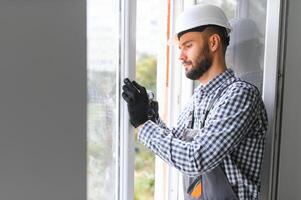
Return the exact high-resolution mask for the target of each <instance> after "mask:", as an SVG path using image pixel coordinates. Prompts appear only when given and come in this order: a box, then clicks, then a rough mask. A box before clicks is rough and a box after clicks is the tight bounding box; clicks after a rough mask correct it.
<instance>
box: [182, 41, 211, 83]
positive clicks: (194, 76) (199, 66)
mask: <svg viewBox="0 0 301 200" xmlns="http://www.w3.org/2000/svg"><path fill="white" fill-rule="evenodd" d="M184 64H191V65H192V68H191V69H190V70H187V71H186V72H185V75H186V77H187V78H189V79H191V80H198V79H199V78H200V77H201V76H203V74H204V73H205V72H207V71H208V70H209V69H210V67H211V65H212V56H211V55H210V53H209V47H208V44H207V45H205V47H204V50H203V52H202V56H199V57H198V58H197V59H196V64H195V65H193V64H192V62H184Z"/></svg>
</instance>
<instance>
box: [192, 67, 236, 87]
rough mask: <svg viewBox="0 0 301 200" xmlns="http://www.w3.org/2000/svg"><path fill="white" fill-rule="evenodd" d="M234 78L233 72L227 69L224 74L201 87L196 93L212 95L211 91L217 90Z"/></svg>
mask: <svg viewBox="0 0 301 200" xmlns="http://www.w3.org/2000/svg"><path fill="white" fill-rule="evenodd" d="M234 77H235V76H234V72H233V70H232V69H226V70H225V71H224V72H223V73H221V74H219V75H217V76H216V77H215V78H213V79H212V80H210V81H209V82H208V83H207V84H206V85H199V86H198V87H197V88H196V89H195V90H194V92H198V91H202V92H205V93H210V92H211V91H215V90H217V89H218V88H219V87H220V86H221V85H223V83H224V82H225V81H226V80H228V79H229V78H234Z"/></svg>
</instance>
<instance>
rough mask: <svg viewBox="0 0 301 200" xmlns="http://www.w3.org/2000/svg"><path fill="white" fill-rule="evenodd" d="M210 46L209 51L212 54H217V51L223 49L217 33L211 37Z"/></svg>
mask: <svg viewBox="0 0 301 200" xmlns="http://www.w3.org/2000/svg"><path fill="white" fill-rule="evenodd" d="M208 45H209V49H210V50H211V51H212V52H216V51H217V50H219V49H220V48H221V38H220V36H219V35H218V34H216V33H215V34H212V35H211V36H210V37H209V42H208Z"/></svg>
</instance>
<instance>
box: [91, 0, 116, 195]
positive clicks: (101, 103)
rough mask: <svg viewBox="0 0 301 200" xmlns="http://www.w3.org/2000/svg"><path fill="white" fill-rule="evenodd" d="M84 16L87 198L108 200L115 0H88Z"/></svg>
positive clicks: (112, 175)
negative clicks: (86, 91)
mask: <svg viewBox="0 0 301 200" xmlns="http://www.w3.org/2000/svg"><path fill="white" fill-rule="evenodd" d="M87 15H88V16H87V45H88V47H87V52H88V53H87V66H88V70H87V71H88V75H87V76H88V77H87V80H88V83H87V84H88V85H87V86H88V97H87V102H88V105H87V106H88V107H87V108H88V109H87V112H88V113H87V129H88V130H87V139H88V145H87V146H88V149H87V157H88V171H87V176H88V200H99V199H103V200H112V199H114V198H115V196H114V195H115V194H116V188H117V178H118V177H117V155H118V154H117V141H118V138H117V127H116V124H118V113H117V111H118V110H117V108H118V107H117V106H116V105H117V103H118V101H119V98H118V96H117V91H116V82H117V80H116V77H117V73H118V68H119V57H120V56H119V26H118V24H119V23H118V22H119V20H118V19H119V11H118V2H117V1H110V0H88V1H87Z"/></svg>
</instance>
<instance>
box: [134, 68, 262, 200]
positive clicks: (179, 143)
mask: <svg viewBox="0 0 301 200" xmlns="http://www.w3.org/2000/svg"><path fill="white" fill-rule="evenodd" d="M226 85H228V86H227V88H225V89H224V90H223V92H222V93H221V95H220V97H219V98H218V100H217V101H216V102H215V104H214V105H213V107H212V109H211V111H210V112H209V114H208V116H207V118H206V122H205V125H204V127H203V128H200V127H201V125H200V122H201V121H202V119H203V117H204V111H205V109H206V108H207V106H208V104H209V103H210V102H211V101H212V99H214V97H215V95H217V93H218V91H219V90H220V89H221V88H223V86H226ZM192 110H194V112H193V113H194V129H191V128H190V127H189V123H191V122H190V120H191V117H190V114H191V113H192V112H191V111H192ZM266 130H267V115H266V111H265V108H264V104H263V102H262V99H261V96H260V93H259V91H258V89H256V87H254V86H253V85H251V84H249V83H246V82H243V81H239V79H238V78H236V77H235V76H234V73H233V71H232V70H231V69H227V70H226V71H225V72H224V73H222V74H220V75H219V76H217V77H215V78H214V79H213V80H211V81H210V82H209V83H208V84H207V85H205V86H201V85H200V86H198V87H197V88H196V89H195V91H194V94H193V96H192V98H191V101H190V102H189V103H188V104H187V105H186V106H185V108H184V110H183V111H182V113H181V114H180V116H179V119H178V122H177V126H175V127H173V128H168V127H167V126H166V125H165V124H164V123H163V122H162V121H161V120H158V122H157V123H154V122H152V121H150V120H148V121H147V122H146V123H144V125H143V126H142V127H141V128H140V130H139V134H138V140H139V141H140V142H141V143H143V144H144V145H145V146H146V147H147V148H149V149H150V150H151V151H153V152H154V153H155V154H156V155H158V156H159V157H161V158H162V159H163V160H165V161H166V162H168V163H169V164H170V165H172V166H174V167H175V168H177V169H178V170H180V171H181V172H182V173H184V174H186V175H188V176H198V175H200V174H204V173H206V172H208V171H210V170H212V169H214V168H215V167H216V166H218V165H220V166H221V167H222V169H223V170H224V172H225V174H226V176H227V178H228V181H229V183H230V185H231V186H232V188H233V190H234V192H235V193H236V194H237V196H238V197H239V199H241V200H243V199H248V200H249V199H258V192H259V189H260V168H261V164H262V158H263V152H264V145H265V133H266Z"/></svg>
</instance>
